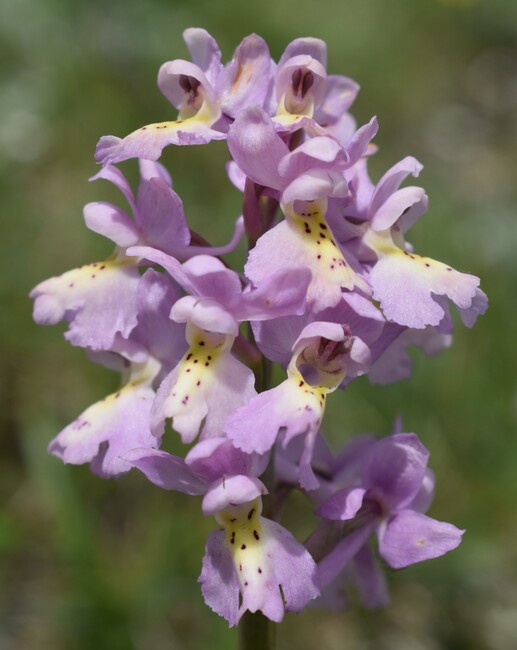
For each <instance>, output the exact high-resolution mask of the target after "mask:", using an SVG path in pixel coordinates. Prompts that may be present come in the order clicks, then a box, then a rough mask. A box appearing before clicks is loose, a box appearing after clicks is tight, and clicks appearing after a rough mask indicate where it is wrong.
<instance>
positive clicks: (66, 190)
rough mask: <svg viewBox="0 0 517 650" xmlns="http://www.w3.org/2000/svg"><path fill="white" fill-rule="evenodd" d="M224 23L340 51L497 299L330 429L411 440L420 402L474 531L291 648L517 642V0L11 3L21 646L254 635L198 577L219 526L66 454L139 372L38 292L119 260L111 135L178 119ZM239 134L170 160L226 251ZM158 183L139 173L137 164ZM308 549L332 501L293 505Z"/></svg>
mask: <svg viewBox="0 0 517 650" xmlns="http://www.w3.org/2000/svg"><path fill="white" fill-rule="evenodd" d="M188 26H201V27H205V28H206V29H208V30H209V31H210V32H211V33H212V34H213V35H214V36H215V38H216V39H217V40H218V42H219V43H220V45H221V48H222V50H223V54H224V57H225V60H227V59H229V57H230V56H231V53H232V51H233V49H234V47H235V46H236V45H237V44H238V43H239V41H240V40H241V38H242V37H243V36H245V35H246V34H248V33H250V32H252V31H255V32H257V33H258V34H260V35H261V36H263V37H264V38H265V39H266V40H267V42H268V43H269V46H270V49H271V52H272V54H273V56H274V57H275V58H278V57H279V55H280V54H281V52H282V51H283V49H284V47H285V45H286V44H287V43H288V42H289V41H290V40H291V39H293V38H295V37H298V36H309V35H312V36H318V37H321V38H323V39H324V40H326V41H327V43H328V46H329V71H330V72H332V73H341V74H346V75H348V76H351V77H353V78H354V79H356V80H357V81H358V82H359V83H360V84H361V87H362V91H361V93H360V95H359V98H358V100H357V102H356V104H355V106H354V108H353V112H354V114H355V115H356V116H357V118H358V122H359V123H360V124H361V123H364V122H366V121H367V120H368V119H369V118H370V117H371V115H373V114H377V115H378V117H379V120H380V125H381V129H380V132H379V135H378V137H377V139H376V142H377V144H378V145H379V146H380V150H379V153H378V155H377V156H376V157H375V159H374V160H372V173H373V176H374V178H376V179H378V178H379V177H380V175H381V174H382V173H383V172H384V171H385V170H386V169H387V168H388V167H389V166H391V165H392V164H394V163H395V162H396V161H398V160H399V159H400V158H402V157H403V156H405V155H407V154H413V155H415V156H416V157H418V158H419V159H420V160H421V161H422V162H423V163H424V165H425V169H424V173H423V175H422V176H421V181H422V184H423V185H424V186H425V187H426V188H427V191H428V194H429V196H430V205H431V209H430V212H429V214H428V215H427V216H426V217H425V218H424V219H422V220H421V222H420V223H418V224H417V225H416V227H415V228H414V229H413V230H412V232H411V234H410V237H409V238H410V240H411V241H412V242H413V243H414V244H415V246H416V248H417V250H418V251H420V252H423V253H424V254H426V255H429V256H431V257H436V258H437V259H442V260H444V261H447V262H448V263H450V264H451V265H453V266H455V267H456V268H458V269H460V270H468V271H469V272H471V273H474V274H476V275H479V276H480V277H481V278H482V286H483V288H484V290H485V291H486V292H487V293H488V295H489V298H490V305H491V306H490V309H489V312H488V313H487V315H486V316H484V317H483V318H481V319H480V321H479V322H478V324H477V325H476V327H475V328H474V329H473V330H466V329H464V328H459V327H458V329H457V331H456V337H455V344H454V346H453V347H452V348H451V349H450V350H447V351H446V352H444V353H442V355H441V356H440V357H438V358H434V359H427V358H424V357H422V356H421V355H418V354H417V355H415V366H414V374H413V377H412V379H411V380H409V381H406V382H402V383H400V384H395V385H393V386H389V387H385V388H382V387H375V388H374V387H371V386H370V385H369V384H368V382H367V381H366V380H359V381H357V382H356V383H355V384H353V385H352V386H351V387H350V389H349V390H348V391H347V392H346V393H345V394H340V395H338V396H334V399H333V400H331V402H330V405H329V406H330V408H329V413H328V416H327V420H328V422H327V430H328V431H329V435H330V437H331V439H332V441H334V442H335V443H337V442H339V441H340V440H344V439H345V438H346V437H347V436H350V435H352V434H353V433H356V432H365V431H375V432H378V433H381V434H386V433H389V432H390V429H391V423H392V421H393V419H394V417H395V416H396V415H397V414H401V415H402V416H403V418H404V424H405V430H408V431H415V432H417V433H418V434H419V435H420V437H421V439H422V440H423V442H424V443H425V444H426V445H427V447H428V448H429V449H430V450H431V465H432V467H433V469H434V470H435V472H436V475H437V496H436V500H435V503H434V504H433V506H432V508H431V515H433V516H434V517H436V518H437V519H441V520H446V521H451V522H454V523H455V524H456V525H458V526H460V527H465V528H467V529H468V532H467V534H466V536H465V538H464V542H463V544H462V546H461V547H460V548H459V549H458V550H457V551H455V552H453V553H451V554H449V555H448V556H445V557H443V558H441V559H438V560H434V561H432V562H429V563H424V564H422V565H419V566H415V567H413V568H410V569H407V570H405V571H401V572H394V571H391V572H389V573H390V575H389V580H390V588H391V594H392V601H393V602H392V605H391V606H390V607H389V608H388V609H386V610H385V611H382V612H364V611H361V610H360V609H359V608H357V607H355V606H354V607H353V608H352V609H351V610H350V611H348V612H344V613H342V614H327V613H321V612H315V611H307V612H305V613H303V614H302V615H300V616H294V615H290V616H288V617H287V619H286V621H285V623H284V624H283V625H282V626H281V628H280V630H279V640H278V645H279V648H291V647H297V648H299V649H300V650H310V649H313V648H325V649H329V650H334V649H336V650H338V649H342V648H343V649H344V648H346V649H347V650H356V649H357V650H377V649H379V650H406V649H407V650H437V649H439V648H450V649H454V650H461V649H467V648H468V649H469V650H471V649H472V650H485V649H486V650H515V648H516V647H517V561H516V560H517V558H516V556H517V551H516V548H517V545H516V542H515V540H516V539H517V517H516V514H515V513H516V506H515V504H516V496H517V494H516V493H517V458H516V454H517V437H516V435H515V433H516V432H515V429H516V427H515V424H516V419H517V392H516V371H515V368H516V363H515V361H516V351H517V346H516V344H515V334H516V325H515V323H516V321H517V305H516V300H515V298H516V291H515V286H516V282H517V256H516V246H517V215H516V214H515V208H516V204H517V202H516V194H517V190H516V187H517V182H516V171H517V169H516V167H517V165H516V161H517V146H516V141H517V140H516V136H517V2H515V1H514V0H485V1H482V0H479V1H477V2H476V1H471V2H469V1H467V0H463V1H460V0H456V1H453V0H449V1H446V0H442V1H439V0H390V1H387V0H349V1H348V2H347V1H344V0H339V1H338V0H320V1H319V2H306V1H304V0H298V1H297V2H295V1H294V0H275V1H274V2H263V3H252V2H248V3H244V2H242V1H237V0H224V1H221V2H213V1H212V2H209V1H208V0H201V1H198V2H189V1H187V0H185V1H177V0H168V1H165V0H152V1H151V0H147V2H142V1H139V0H110V1H109V2H105V1H103V2H101V1H100V0H74V1H70V0H2V2H1V3H0V116H1V119H0V202H1V214H2V227H3V231H2V236H1V238H0V247H1V253H2V257H1V259H2V262H3V264H4V267H3V272H2V274H1V276H0V291H1V298H2V300H1V305H2V309H1V314H2V316H1V334H2V336H1V346H2V348H1V388H2V390H1V398H0V399H1V408H0V422H1V436H0V446H1V451H2V455H1V460H0V462H1V471H0V494H1V498H2V510H1V511H0V581H1V588H0V648H2V649H5V650H32V649H36V648H37V649H38V650H69V649H73V650H76V649H77V650H87V649H88V650H90V649H91V648H98V649H99V650H108V649H109V650H119V649H120V650H126V649H127V650H133V649H134V650H140V649H144V648H145V649H146V650H147V649H152V650H161V649H170V648H174V649H178V650H181V649H198V648H209V649H215V650H217V649H218V648H221V649H227V648H232V647H235V644H236V634H235V631H228V630H227V627H226V623H225V622H224V621H223V620H221V619H219V618H218V617H217V616H216V615H214V614H212V613H211V612H210V611H209V610H208V609H206V608H205V606H204V604H203V602H202V598H201V595H200V592H199V587H198V585H197V584H196V579H197V576H198V574H199V571H200V565H201V557H202V554H203V547H204V541H205V539H206V536H207V534H208V533H209V531H210V530H212V529H213V527H214V525H215V523H214V522H213V521H212V520H209V519H206V518H204V517H203V516H202V515H201V513H200V511H199V508H198V506H199V504H198V503H197V502H196V500H195V499H187V498H185V497H182V496H181V495H174V494H171V493H163V492H161V491H160V490H159V489H157V488H155V487H154V486H152V485H150V484H148V483H146V481H145V480H144V478H143V477H142V476H140V475H136V474H135V475H126V476H124V477H123V478H121V479H120V480H117V481H110V482H106V481H101V480H99V479H97V478H96V477H93V476H92V475H90V473H89V470H88V469H87V468H85V467H65V466H63V465H62V464H61V463H60V462H59V461H58V460H56V459H55V458H53V457H50V456H48V455H47V453H46V446H47V444H48V442H49V440H50V439H51V438H52V437H53V436H54V435H55V434H56V433H57V432H58V431H59V430H60V429H61V428H62V427H63V426H65V425H66V424H68V423H69V422H70V421H71V420H72V419H73V418H74V417H75V416H76V415H77V414H78V413H80V412H81V411H82V410H83V409H84V408H85V407H86V406H87V405H89V404H90V403H92V402H94V401H95V400H97V399H99V398H101V397H103V396H104V395H105V394H106V393H107V391H109V390H111V389H112V388H114V386H115V385H116V382H117V378H116V377H115V376H114V375H112V374H110V373H109V372H108V371H107V370H104V369H102V368H99V367H96V366H94V365H92V364H89V363H88V362H87V361H86V358H85V355H84V353H83V351H82V350H80V349H74V348H72V347H70V346H69V345H68V344H66V343H65V342H64V340H63V339H62V332H63V329H64V328H63V327H55V328H50V329H47V328H42V327H36V326H35V325H34V324H33V323H32V321H31V304H30V301H29V300H28V298H27V294H28V292H29V290H30V289H31V288H32V287H33V286H34V285H35V284H37V283H38V282H40V281H41V280H42V279H44V278H47V277H49V276H52V275H56V274H60V273H62V272H63V271H65V270H67V269H69V268H73V267H75V266H79V265H80V264H83V263H85V262H89V261H95V260H97V259H100V258H101V257H102V256H105V255H107V254H109V252H110V245H109V243H107V242H106V241H103V240H102V239H101V238H100V237H98V236H96V235H94V234H93V233H90V232H89V231H87V230H86V229H85V227H84V225H83V222H82V206H83V205H84V204H85V203H87V202H88V201H92V200H116V201H120V199H119V197H118V196H117V194H116V192H114V191H112V189H111V188H110V187H109V186H108V184H106V183H101V182H97V183H94V184H89V183H88V182H87V178H88V177H89V176H91V175H92V174H93V173H95V171H96V166H95V163H94V161H93V150H94V146H95V143H96V142H97V139H98V138H99V136H101V135H103V134H108V133H112V134H116V135H124V134H126V133H129V132H130V131H132V130H133V129H135V128H136V127H138V126H141V125H143V124H147V123H149V122H154V121H160V120H163V119H171V118H172V116H174V114H175V113H174V109H172V108H171V107H170V105H169V104H168V102H167V101H166V100H165V99H164V98H163V97H162V96H161V94H160V93H159V91H158V89H157V87H156V85H155V79H156V74H157V71H158V68H159V66H160V64H161V63H162V62H163V61H166V60H170V59H173V58H180V57H186V56H187V53H186V48H185V46H184V44H183V42H182V39H181V33H182V31H183V29H185V28H186V27H188ZM225 159H226V152H225V145H224V143H213V144H211V145H209V146H208V147H192V148H189V149H187V148H181V149H180V148H176V149H172V148H169V149H168V150H167V151H166V154H165V156H164V161H165V163H166V164H167V165H168V167H169V169H170V170H171V172H172V174H173V177H174V180H175V188H176V190H177V191H178V192H179V193H180V195H181V196H182V197H183V199H184V203H185V209H186V213H187V216H188V218H189V219H190V221H191V224H192V226H193V227H194V228H195V229H196V230H199V231H202V232H203V233H204V234H205V233H206V234H207V236H208V237H209V238H211V239H212V240H213V241H214V243H217V242H223V241H225V240H226V238H227V236H228V234H229V233H230V231H231V224H232V220H233V218H234V217H235V216H236V215H237V214H238V211H239V196H238V193H237V192H236V191H235V190H233V188H232V187H231V186H230V184H229V183H228V182H227V180H226V178H225V173H224V169H223V166H222V163H223V162H224V160H225ZM123 168H124V170H125V171H126V172H127V173H128V174H129V175H130V176H131V177H132V178H135V168H136V165H135V163H134V161H133V162H129V163H126V164H125V165H123ZM292 507H293V514H292V515H290V517H289V519H288V522H289V524H290V525H291V526H292V527H293V529H294V530H295V531H296V534H297V535H298V536H299V538H300V539H303V537H304V536H305V535H306V534H307V533H308V532H309V530H310V521H311V520H310V517H309V515H310V508H309V506H308V505H307V504H306V503H305V502H304V500H303V499H301V498H300V499H295V500H294V501H293V506H292Z"/></svg>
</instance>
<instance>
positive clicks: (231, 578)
mask: <svg viewBox="0 0 517 650" xmlns="http://www.w3.org/2000/svg"><path fill="white" fill-rule="evenodd" d="M255 521H256V520H255V518H254V519H253V522H254V524H255V525H256V526H257V528H258V530H256V531H255V532H256V533H257V535H259V540H260V541H259V540H255V539H254V538H253V537H251V536H250V535H248V534H247V533H248V531H245V532H244V534H243V533H242V532H241V531H239V533H238V536H240V537H242V538H243V539H244V538H245V539H246V541H247V542H248V544H249V541H248V538H249V537H251V541H252V543H253V544H250V548H247V545H246V544H244V549H243V550H241V549H240V547H239V548H237V549H234V548H233V547H232V546H231V545H230V544H229V542H228V536H227V533H226V531H216V532H215V533H212V534H211V535H210V537H209V539H208V543H207V549H206V555H205V558H204V560H203V571H202V573H201V576H200V578H199V581H200V582H201V584H202V593H203V597H204V598H205V602H206V603H207V605H208V606H209V607H211V609H213V610H214V611H215V612H217V613H218V614H219V615H221V616H224V618H226V620H227V621H228V622H229V624H230V625H235V624H236V623H237V622H238V620H239V618H240V616H241V615H242V614H243V613H244V612H245V611H246V610H249V611H250V612H256V611H259V610H260V611H262V612H263V614H264V615H265V616H266V617H267V618H269V619H271V620H273V621H276V622H280V621H281V620H282V618H283V616H284V612H285V611H301V610H302V609H303V608H304V607H305V606H306V605H307V603H308V602H310V601H311V600H312V599H314V598H316V597H317V596H318V594H319V591H318V589H317V587H316V585H315V572H316V566H315V563H314V560H313V559H312V558H311V556H310V555H309V553H308V552H307V550H306V549H305V548H304V547H303V546H302V545H301V544H299V543H298V542H297V541H296V540H295V539H294V537H293V536H292V535H291V534H290V533H289V532H288V531H287V530H286V529H285V528H283V527H282V526H280V524H277V523H276V522H273V521H269V520H267V519H263V518H260V520H259V521H258V522H256V523H255ZM258 531H260V533H259V532H258ZM239 534H240V535H239ZM233 539H234V541H235V542H236V544H235V546H238V545H239V543H240V541H241V540H240V539H235V535H234V536H233ZM280 589H281V590H282V591H280ZM239 593H240V596H241V598H242V605H241V607H240V608H239ZM282 594H283V597H282ZM284 599H285V604H284Z"/></svg>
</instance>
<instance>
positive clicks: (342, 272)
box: [244, 219, 368, 312]
mask: <svg viewBox="0 0 517 650" xmlns="http://www.w3.org/2000/svg"><path fill="white" fill-rule="evenodd" d="M315 227H316V228H318V224H315ZM305 232H306V230H304V229H303V222H301V224H298V223H296V224H293V223H292V222H291V220H288V219H286V220H285V221H282V222H280V223H279V224H278V225H276V226H275V227H274V228H272V229H271V230H268V231H267V232H266V233H265V234H264V235H262V237H260V239H259V240H258V242H257V244H256V246H255V247H254V248H253V249H252V250H251V251H250V253H249V256H248V261H247V262H246V265H245V267H244V273H245V275H246V277H247V278H249V279H250V280H251V281H252V282H253V284H254V285H255V286H256V287H257V288H258V289H260V287H261V286H262V285H263V283H264V282H266V281H267V279H268V278H269V277H270V276H271V275H273V274H280V273H287V272H288V271H292V270H295V269H307V268H308V269H309V270H310V271H311V272H312V280H311V283H310V284H309V287H308V289H307V303H308V305H309V307H310V309H311V310H312V311H314V312H319V311H322V310H323V309H326V308H327V307H333V306H334V305H337V304H338V302H339V301H340V300H341V295H342V288H346V289H349V290H353V289H354V288H355V287H359V288H361V289H362V290H367V289H368V287H367V285H366V283H365V282H364V280H362V278H360V276H358V274H356V273H355V272H354V271H353V270H352V269H351V268H350V267H349V266H348V264H347V263H346V262H345V260H344V259H343V258H342V255H341V253H340V252H339V250H338V248H337V246H336V245H335V242H334V244H332V242H333V241H334V240H333V239H332V238H331V236H329V237H328V238H327V234H328V233H327V234H325V233H324V234H325V237H324V238H323V239H321V238H320V239H318V240H317V241H319V242H320V244H319V245H318V244H317V242H316V241H314V240H313V238H312V234H311V233H312V231H311V233H310V234H311V237H306V236H305ZM314 234H315V236H317V235H318V230H316V232H315V233H314ZM318 255H319V256H320V257H318Z"/></svg>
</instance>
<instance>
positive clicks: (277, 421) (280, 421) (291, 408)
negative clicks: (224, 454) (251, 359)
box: [224, 377, 325, 490]
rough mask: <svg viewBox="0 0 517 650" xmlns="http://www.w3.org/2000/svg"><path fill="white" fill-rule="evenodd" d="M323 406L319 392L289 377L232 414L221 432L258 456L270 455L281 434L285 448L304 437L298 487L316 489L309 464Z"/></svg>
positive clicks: (248, 451) (322, 398) (237, 444)
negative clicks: (296, 438)
mask: <svg viewBox="0 0 517 650" xmlns="http://www.w3.org/2000/svg"><path fill="white" fill-rule="evenodd" d="M324 404H325V402H324V397H323V395H322V392H321V390H319V389H317V388H312V387H310V386H308V385H307V384H305V382H303V381H302V380H300V381H298V379H295V378H293V377H291V378H289V379H287V380H286V381H284V382H282V383H281V384H280V385H279V386H277V387H276V388H273V389H271V390H268V391H265V392H263V393H260V394H259V395H257V396H256V397H254V398H253V399H252V400H251V401H249V402H248V403H246V405H245V406H243V407H242V408H240V409H238V410H237V411H235V412H234V413H233V414H232V415H231V416H230V417H229V418H228V420H227V421H226V424H225V425H224V431H225V432H226V434H227V435H228V437H229V438H230V440H232V442H233V443H234V444H235V446H236V447H238V448H239V449H242V450H243V451H245V452H247V453H251V452H256V453H258V454H263V453H265V452H267V451H269V449H271V447H272V446H273V445H274V443H275V441H276V439H277V438H278V436H279V434H280V432H281V440H282V445H283V446H284V447H286V446H287V445H288V444H289V443H290V442H291V440H293V438H295V437H297V436H302V435H303V436H304V447H303V452H302V455H301V458H300V484H301V485H302V487H303V488H304V489H306V490H312V489H315V488H317V487H318V485H319V483H318V481H317V479H316V477H315V475H314V472H313V471H312V469H311V466H310V463H311V459H312V453H313V449H314V444H315V440H316V435H317V433H318V430H319V427H320V424H321V419H322V417H323V411H324Z"/></svg>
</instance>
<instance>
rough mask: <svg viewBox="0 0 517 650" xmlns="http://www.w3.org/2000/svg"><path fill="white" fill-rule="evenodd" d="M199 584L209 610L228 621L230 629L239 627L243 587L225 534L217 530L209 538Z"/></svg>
mask: <svg viewBox="0 0 517 650" xmlns="http://www.w3.org/2000/svg"><path fill="white" fill-rule="evenodd" d="M199 582H200V583H201V593H202V594H203V598H204V599H205V603H206V604H207V605H208V607H210V609H211V610H212V611H214V612H215V613H216V614H219V616H222V617H223V618H225V619H226V620H227V621H228V624H229V625H230V627H233V626H234V625H237V623H238V621H239V618H240V616H241V614H240V612H239V593H240V583H239V578H238V575H237V572H236V571H235V566H234V562H233V556H232V554H231V552H230V551H229V549H228V544H227V541H226V532H225V531H224V530H216V531H214V532H213V533H211V534H210V535H209V537H208V540H207V542H206V551H205V556H204V557H203V569H202V571H201V575H200V576H199Z"/></svg>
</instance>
